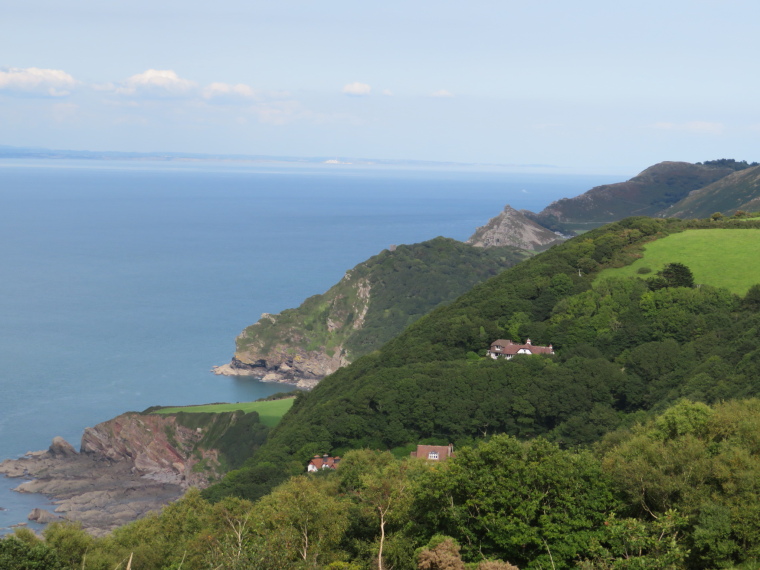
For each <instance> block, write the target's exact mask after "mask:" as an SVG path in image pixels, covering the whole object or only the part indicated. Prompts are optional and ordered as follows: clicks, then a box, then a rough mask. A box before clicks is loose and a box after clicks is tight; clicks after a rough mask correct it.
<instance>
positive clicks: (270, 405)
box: [153, 398, 295, 427]
mask: <svg viewBox="0 0 760 570" xmlns="http://www.w3.org/2000/svg"><path fill="white" fill-rule="evenodd" d="M294 401H295V398H284V399H282V400H268V401H259V402H241V403H238V404H205V405H202V406H179V407H176V408H161V409H160V410H156V411H155V412H153V413H154V414H176V413H177V412H187V413H201V412H209V413H219V412H234V411H235V410H243V411H244V412H246V413H248V412H258V413H259V418H260V419H261V423H263V424H264V425H266V426H269V427H274V426H276V425H277V424H278V423H279V422H280V420H281V419H282V416H284V415H285V412H287V411H288V410H289V409H290V407H291V406H292V405H293V402H294Z"/></svg>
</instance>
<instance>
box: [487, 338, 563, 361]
mask: <svg viewBox="0 0 760 570" xmlns="http://www.w3.org/2000/svg"><path fill="white" fill-rule="evenodd" d="M487 354H488V356H490V357H491V358H493V359H494V360H495V359H497V358H499V357H501V358H506V359H507V360H510V359H512V357H514V356H515V355H516V354H554V348H553V347H552V345H551V344H550V345H549V346H538V345H535V344H533V343H532V342H531V341H530V339H528V340H526V341H525V344H518V343H516V342H512V341H511V340H504V339H499V340H495V341H493V342H492V343H491V348H489V349H488V352H487Z"/></svg>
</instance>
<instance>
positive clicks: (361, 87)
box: [343, 81, 372, 97]
mask: <svg viewBox="0 0 760 570" xmlns="http://www.w3.org/2000/svg"><path fill="white" fill-rule="evenodd" d="M371 91H372V87H370V86H369V85H367V84H366V83H359V82H358V81H354V82H353V83H348V84H347V85H344V86H343V93H345V94H346V95H353V96H354V97H362V96H366V95H369V94H370V92H371Z"/></svg>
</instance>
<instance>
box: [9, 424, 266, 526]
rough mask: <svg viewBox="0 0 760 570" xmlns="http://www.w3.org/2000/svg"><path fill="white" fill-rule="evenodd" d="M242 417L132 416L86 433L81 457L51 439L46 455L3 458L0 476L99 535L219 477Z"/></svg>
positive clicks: (63, 443)
mask: <svg viewBox="0 0 760 570" xmlns="http://www.w3.org/2000/svg"><path fill="white" fill-rule="evenodd" d="M245 416H251V414H243V413H242V412H227V413H220V414H182V413H180V414H172V415H159V414H150V413H136V412H129V413H126V414H122V415H120V416H117V417H116V418H113V419H111V420H108V421H106V422H103V423H100V424H98V425H96V426H95V427H90V428H87V429H85V431H84V434H83V435H82V442H81V446H80V450H79V451H78V452H77V451H76V450H75V449H74V447H73V446H72V445H70V444H69V443H68V442H66V441H65V440H63V439H62V438H60V437H56V438H54V440H53V443H52V444H51V446H50V448H49V449H47V450H46V451H37V452H31V453H28V454H27V455H26V456H24V457H22V458H21V459H7V460H5V461H3V462H2V463H0V474H4V475H6V476H8V477H17V478H20V479H27V481H25V482H23V483H21V484H19V485H18V486H17V487H16V488H15V490H16V491H18V492H20V493H42V494H45V495H48V496H50V497H51V498H52V499H53V502H54V503H55V504H56V508H55V513H56V514H57V515H58V516H60V517H61V518H65V519H68V520H73V521H79V522H81V523H82V526H83V528H85V529H86V530H88V531H89V532H90V533H92V534H94V535H103V534H105V533H107V532H109V531H110V530H113V529H114V528H116V527H117V526H120V525H122V524H125V523H127V522H130V521H132V520H135V519H138V518H140V517H142V516H144V515H145V514H147V513H148V512H150V511H153V510H157V509H159V508H161V507H162V506H163V505H165V504H166V503H168V502H170V501H172V500H175V499H177V498H179V497H180V496H182V494H183V493H184V492H185V491H186V490H187V489H188V488H190V487H198V488H205V487H207V486H208V485H209V484H211V483H212V482H214V481H216V480H217V479H219V477H220V476H221V475H222V474H223V472H224V470H225V469H224V467H225V464H226V463H227V461H226V459H225V457H224V456H223V453H222V452H220V450H219V449H218V447H220V445H219V444H220V443H221V442H223V440H224V436H225V434H227V433H229V432H230V431H231V429H232V428H233V426H235V425H236V424H240V423H243V422H250V420H249V419H248V418H245ZM253 416H255V417H254V418H252V419H254V420H255V422H254V423H256V422H257V421H258V416H257V414H255V412H254V413H253ZM188 420H190V421H188ZM260 439H261V440H262V441H263V437H262V438H260ZM221 447H223V445H222V446H221Z"/></svg>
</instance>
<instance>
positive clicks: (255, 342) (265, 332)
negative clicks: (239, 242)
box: [233, 237, 530, 380]
mask: <svg viewBox="0 0 760 570" xmlns="http://www.w3.org/2000/svg"><path fill="white" fill-rule="evenodd" d="M392 249H393V251H391V250H390V249H388V250H384V251H383V252H381V253H379V254H378V255H375V256H373V257H372V258H370V259H369V260H367V261H365V262H363V263H361V264H359V265H357V266H356V267H354V268H353V269H351V270H349V271H348V272H347V273H346V275H345V277H344V278H343V279H342V280H341V281H340V282H339V283H337V284H336V285H335V286H333V287H332V288H330V290H328V291H327V292H326V293H324V294H321V295H314V296H312V297H309V298H308V299H306V300H305V301H304V302H303V303H302V304H301V306H300V307H298V308H295V309H287V310H285V311H282V312H281V313H279V314H276V315H270V314H265V315H263V316H262V318H261V319H260V320H259V321H258V322H257V323H255V324H254V325H252V326H250V327H248V328H246V329H245V330H244V331H243V332H242V333H241V335H240V336H239V337H238V338H237V340H236V349H235V359H234V361H233V365H234V367H236V368H237V369H244V370H245V369H254V370H255V369H256V368H258V369H259V370H261V371H262V375H263V373H264V372H266V371H272V372H275V373H277V374H279V375H280V376H281V378H280V379H285V380H296V379H298V378H303V377H306V378H315V377H316V378H319V377H321V376H324V375H325V374H328V373H330V372H333V371H334V370H335V369H337V368H338V367H339V366H341V365H343V364H346V363H348V362H352V361H353V360H355V359H356V358H358V357H360V356H362V355H364V354H367V353H369V352H372V351H373V350H376V349H378V348H380V346H382V345H383V344H384V343H385V342H387V341H388V340H390V339H391V338H393V337H395V336H396V335H397V334H399V333H400V332H401V331H402V330H403V329H404V328H405V327H407V326H409V325H410V324H411V323H413V322H414V321H416V320H417V319H419V318H420V317H422V316H423V315H424V314H426V313H427V312H429V311H430V310H431V309H433V308H435V307H437V306H439V305H441V304H445V303H447V302H450V301H453V300H454V299H456V298H457V297H458V296H459V295H461V294H462V293H465V292H466V291H468V290H470V289H471V288H472V287H473V286H474V285H476V284H478V283H480V282H482V281H485V280H486V279H488V278H490V277H493V276H494V275H496V274H498V273H499V272H501V271H503V270H504V269H506V268H509V267H512V266H513V265H515V264H516V263H518V262H520V261H522V260H524V259H525V258H527V257H529V256H530V253H528V252H526V251H524V250H521V249H519V248H516V247H509V246H505V247H494V248H487V249H484V248H475V247H472V246H470V245H467V244H464V243H461V242H458V241H456V240H453V239H448V238H442V237H438V238H435V239H432V240H429V241H426V242H422V243H418V244H413V245H399V246H398V247H395V248H392ZM233 372H235V370H234V369H233Z"/></svg>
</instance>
